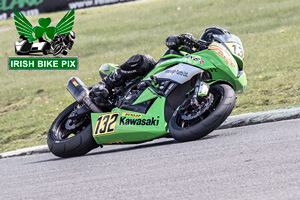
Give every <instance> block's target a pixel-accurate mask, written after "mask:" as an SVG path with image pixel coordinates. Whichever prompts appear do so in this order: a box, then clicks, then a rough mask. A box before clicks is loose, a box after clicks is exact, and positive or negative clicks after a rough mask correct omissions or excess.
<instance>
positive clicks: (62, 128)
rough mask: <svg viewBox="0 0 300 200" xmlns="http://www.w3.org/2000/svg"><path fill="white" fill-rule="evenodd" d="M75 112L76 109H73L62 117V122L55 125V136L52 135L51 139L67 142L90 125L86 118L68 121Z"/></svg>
mask: <svg viewBox="0 0 300 200" xmlns="http://www.w3.org/2000/svg"><path fill="white" fill-rule="evenodd" d="M75 111H76V109H73V110H72V111H70V112H69V113H67V114H66V115H65V116H63V117H62V120H61V121H60V122H59V124H58V125H57V129H56V131H54V133H55V134H53V137H54V138H55V139H56V140H60V141H62V140H68V139H70V138H72V137H74V136H75V135H77V134H79V133H80V132H81V131H83V130H84V129H85V128H86V127H87V125H88V124H89V123H90V120H89V118H88V117H87V116H85V117H82V118H77V119H69V117H72V116H74V113H75Z"/></svg>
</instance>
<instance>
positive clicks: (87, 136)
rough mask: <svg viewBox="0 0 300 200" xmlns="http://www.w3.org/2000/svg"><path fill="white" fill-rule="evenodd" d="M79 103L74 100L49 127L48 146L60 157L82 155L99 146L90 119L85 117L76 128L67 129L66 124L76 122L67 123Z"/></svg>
mask: <svg viewBox="0 0 300 200" xmlns="http://www.w3.org/2000/svg"><path fill="white" fill-rule="evenodd" d="M77 105H78V103H77V102H74V103H73V104H71V105H70V106H68V107H67V108H66V109H65V110H63V111H62V112H61V113H60V114H59V115H58V117H57V118H56V119H55V120H54V122H53V123H52V125H51V127H50V129H49V132H48V137H47V143H48V147H49V150H50V151H51V152H52V153H53V154H54V155H56V156H58V157H62V158H67V157H73V156H81V155H84V154H86V153H88V152H89V151H91V150H92V149H94V148H96V147H98V146H99V145H98V144H97V143H96V142H95V140H94V138H93V135H92V124H91V121H90V119H88V118H85V119H84V121H83V122H79V125H78V126H76V128H74V130H71V128H68V129H66V126H68V127H71V125H72V126H74V124H71V125H70V124H68V125H66V123H69V122H68V116H69V115H70V114H71V113H72V111H74V109H75V108H76V106H77ZM74 127H75V126H74ZM71 136H72V137H71Z"/></svg>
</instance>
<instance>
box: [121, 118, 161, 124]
mask: <svg viewBox="0 0 300 200" xmlns="http://www.w3.org/2000/svg"><path fill="white" fill-rule="evenodd" d="M158 123H159V117H157V118H154V117H152V118H149V119H129V118H126V117H121V118H120V125H133V126H134V125H136V126H158Z"/></svg>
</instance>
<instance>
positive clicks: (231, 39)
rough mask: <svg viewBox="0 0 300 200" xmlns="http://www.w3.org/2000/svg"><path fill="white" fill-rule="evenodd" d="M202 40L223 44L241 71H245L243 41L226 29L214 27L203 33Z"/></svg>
mask: <svg viewBox="0 0 300 200" xmlns="http://www.w3.org/2000/svg"><path fill="white" fill-rule="evenodd" d="M200 40H204V41H206V42H208V43H212V42H214V41H215V42H218V43H221V44H222V45H223V46H225V47H226V49H227V50H228V51H229V52H230V53H231V55H232V56H233V58H234V59H235V61H236V62H237V64H238V66H239V69H240V70H242V69H243V66H244V49H243V45H242V42H241V40H240V39H239V38H238V37H237V36H235V35H233V34H231V33H230V32H229V31H227V30H226V29H224V28H220V27H217V26H212V27H208V28H207V29H206V30H205V31H204V33H202V35H201V37H200Z"/></svg>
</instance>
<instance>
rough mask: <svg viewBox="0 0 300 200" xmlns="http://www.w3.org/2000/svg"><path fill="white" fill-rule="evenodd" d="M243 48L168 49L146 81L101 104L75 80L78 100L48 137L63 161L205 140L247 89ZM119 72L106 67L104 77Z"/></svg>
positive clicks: (226, 40) (226, 42)
mask: <svg viewBox="0 0 300 200" xmlns="http://www.w3.org/2000/svg"><path fill="white" fill-rule="evenodd" d="M243 57H244V52H243V46H242V43H241V41H240V39H239V38H238V37H236V36H234V35H229V36H228V35H221V36H218V38H216V39H215V41H214V42H212V43H211V44H207V48H206V49H205V50H202V51H197V52H195V53H187V52H184V51H175V50H170V49H169V50H168V51H167V52H166V53H165V54H164V55H163V57H162V58H161V59H160V60H159V61H158V63H157V64H156V66H155V68H154V69H153V70H152V71H150V72H149V73H148V74H147V75H146V76H144V77H138V78H136V79H134V80H130V81H127V82H126V84H125V86H120V87H117V88H115V89H114V90H113V92H112V94H111V95H110V96H109V97H108V99H107V100H108V102H109V103H103V102H100V101H99V99H98V97H96V96H95V95H94V94H93V92H91V89H92V87H89V88H88V87H86V86H85V85H84V84H83V82H82V81H81V80H80V79H79V78H76V77H72V78H70V79H69V82H68V85H67V89H68V91H69V92H70V93H71V94H72V96H73V97H74V98H75V99H76V101H75V102H74V103H73V104H71V105H70V106H69V107H67V108H66V109H65V110H64V111H62V112H61V113H60V114H59V116H58V117H57V118H56V119H55V121H54V122H53V124H52V126H51V127H50V130H49V133H48V139H47V142H48V146H49V149H50V151H51V152H52V153H53V154H54V155H56V156H59V157H71V156H80V155H84V154H86V153H87V152H89V151H90V150H92V149H94V148H96V147H99V146H102V145H104V144H128V143H141V142H146V141H149V140H153V139H156V138H161V137H172V138H174V139H175V140H177V141H180V142H184V141H191V140H197V139H200V138H202V137H204V136H206V135H208V134H209V133H211V132H212V131H213V130H215V129H216V128H218V127H219V126H220V125H221V124H222V123H223V122H224V121H225V120H226V118H227V117H228V116H229V114H230V113H231V111H232V110H233V108H234V105H235V101H236V95H235V93H243V92H244V90H245V89H246V85H247V80H246V75H245V73H244V71H243ZM116 67H118V66H117V65H114V64H105V65H103V66H101V67H100V69H99V72H100V75H101V76H102V77H103V76H105V75H108V74H109V73H110V72H111V71H113V70H114V69H116Z"/></svg>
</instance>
